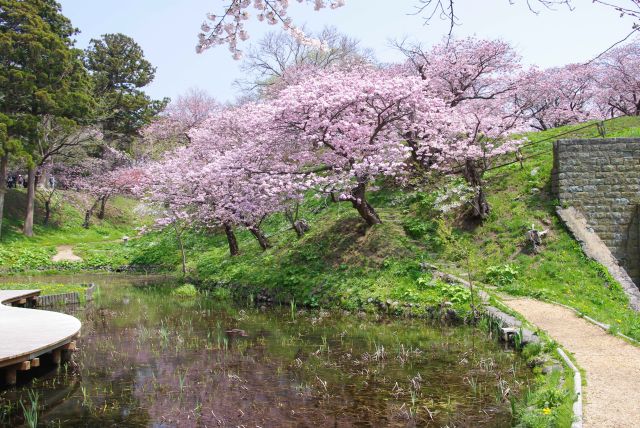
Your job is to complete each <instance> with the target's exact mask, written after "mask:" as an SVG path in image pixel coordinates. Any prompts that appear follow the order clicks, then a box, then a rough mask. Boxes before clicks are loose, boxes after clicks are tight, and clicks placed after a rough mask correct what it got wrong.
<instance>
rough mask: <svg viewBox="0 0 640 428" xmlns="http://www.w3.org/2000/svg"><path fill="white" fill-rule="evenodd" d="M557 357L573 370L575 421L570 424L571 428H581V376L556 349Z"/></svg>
mask: <svg viewBox="0 0 640 428" xmlns="http://www.w3.org/2000/svg"><path fill="white" fill-rule="evenodd" d="M556 350H557V351H558V355H560V357H561V358H562V359H563V360H564V362H565V363H566V364H567V365H568V366H569V368H571V370H573V392H574V393H575V394H576V400H575V401H574V402H573V416H574V418H575V420H574V421H573V423H572V424H571V428H582V375H580V370H578V368H577V367H576V366H575V365H574V364H573V361H571V359H570V358H569V357H568V356H567V354H566V353H565V352H564V351H563V350H562V349H561V348H558V349H556Z"/></svg>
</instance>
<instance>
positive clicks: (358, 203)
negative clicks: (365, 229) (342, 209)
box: [351, 183, 382, 226]
mask: <svg viewBox="0 0 640 428" xmlns="http://www.w3.org/2000/svg"><path fill="white" fill-rule="evenodd" d="M366 190H367V185H366V184H365V183H360V184H358V185H357V186H356V187H354V188H353V189H352V190H351V197H352V198H351V204H352V205H353V207H354V208H355V209H356V210H358V214H360V217H362V218H363V219H364V221H366V222H367V226H373V225H374V224H380V223H382V220H380V217H378V214H377V213H376V211H375V210H374V209H373V207H372V206H371V204H369V202H367V197H366Z"/></svg>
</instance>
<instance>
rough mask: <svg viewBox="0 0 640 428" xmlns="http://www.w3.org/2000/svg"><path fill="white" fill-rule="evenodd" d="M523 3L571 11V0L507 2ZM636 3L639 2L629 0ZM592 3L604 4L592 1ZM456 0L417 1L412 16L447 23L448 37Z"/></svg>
mask: <svg viewBox="0 0 640 428" xmlns="http://www.w3.org/2000/svg"><path fill="white" fill-rule="evenodd" d="M523 1H524V2H525V3H526V4H527V7H528V8H529V10H530V11H532V12H533V13H535V14H537V13H538V12H539V10H540V8H545V9H554V8H556V7H557V6H566V7H568V8H569V9H573V5H572V0H520V1H518V0H509V3H510V4H515V3H516V2H523ZM630 1H631V2H633V3H638V2H639V0H630ZM594 3H603V4H606V2H603V1H599V0H594ZM456 10H457V9H456V0H418V5H417V6H416V10H415V11H414V13H413V14H414V15H422V16H423V18H424V23H425V24H428V23H429V22H431V20H432V19H433V18H434V17H438V18H440V19H443V20H446V21H449V37H451V34H452V33H453V28H454V27H455V26H456V25H458V24H459V23H460V21H459V19H458V16H457V15H456Z"/></svg>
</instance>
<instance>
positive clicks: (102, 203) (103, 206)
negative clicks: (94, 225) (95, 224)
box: [98, 195, 109, 220]
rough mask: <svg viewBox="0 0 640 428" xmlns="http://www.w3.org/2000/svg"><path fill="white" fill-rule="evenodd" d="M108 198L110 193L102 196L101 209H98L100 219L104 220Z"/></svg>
mask: <svg viewBox="0 0 640 428" xmlns="http://www.w3.org/2000/svg"><path fill="white" fill-rule="evenodd" d="M107 199H109V196H108V195H104V196H103V197H101V198H100V211H98V218H99V219H100V220H104V210H105V207H106V205H107Z"/></svg>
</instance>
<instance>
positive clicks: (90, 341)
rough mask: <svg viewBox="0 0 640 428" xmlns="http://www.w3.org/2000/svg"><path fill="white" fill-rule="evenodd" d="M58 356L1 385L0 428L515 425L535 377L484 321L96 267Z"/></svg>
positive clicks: (74, 279) (74, 280)
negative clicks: (195, 284) (354, 309)
mask: <svg viewBox="0 0 640 428" xmlns="http://www.w3.org/2000/svg"><path fill="white" fill-rule="evenodd" d="M20 280H23V281H25V282H27V281H29V282H49V283H80V282H85V283H86V282H95V283H97V284H98V292H96V293H95V295H94V299H93V301H92V302H89V303H86V304H82V305H81V306H65V307H58V308H55V309H54V310H59V311H64V312H67V313H71V314H73V315H74V316H76V317H77V318H79V319H80V320H81V322H82V334H81V337H80V338H79V339H78V341H77V348H78V351H77V352H76V353H75V354H74V357H73V359H72V361H71V362H70V363H68V364H66V365H63V366H61V367H59V368H54V367H47V366H46V365H43V366H42V367H39V368H38V369H35V370H31V371H29V372H24V373H21V375H20V377H19V379H18V385H17V386H15V387H8V386H0V426H4V425H6V426H13V425H20V424H25V425H26V426H119V427H129V426H131V427H138V426H154V427H169V426H171V427H173V426H240V425H244V426H264V427H267V426H403V427H404V426H469V427H470V426H473V427H503V426H504V427H507V426H512V425H514V424H515V423H516V413H517V412H516V410H515V409H516V406H517V405H518V403H519V402H521V401H522V400H523V398H524V396H525V395H526V394H527V393H529V391H530V390H531V389H532V388H533V384H534V383H535V380H534V378H535V376H534V374H533V372H532V369H531V368H530V367H528V366H527V364H526V361H525V359H524V358H523V356H522V355H521V354H520V353H518V352H514V351H513V350H510V349H509V348H506V347H504V345H503V344H501V343H499V342H498V341H496V340H495V339H494V338H492V337H490V335H489V334H488V333H487V331H486V330H485V329H482V328H478V327H472V326H466V325H458V326H455V327H454V326H445V325H441V324H435V323H432V322H428V321H425V320H424V319H416V318H414V319H412V318H397V317H387V316H382V315H377V314H364V313H344V312H339V311H327V310H322V309H314V310H306V309H300V308H297V307H295V305H288V306H279V305H274V306H268V307H264V306H262V307H256V306H255V305H251V304H250V302H247V304H241V303H238V302H235V303H233V302H231V301H228V300H224V301H221V300H219V299H215V298H212V297H210V296H205V295H201V294H196V295H195V296H194V295H190V294H189V293H180V292H178V293H176V292H175V290H176V285H175V282H174V281H173V280H172V279H167V278H159V277H146V276H125V275H91V276H75V277H74V276H71V277H60V276H48V277H42V278H34V277H30V278H22V279H21V278H18V277H13V278H11V281H12V282H19V281H20Z"/></svg>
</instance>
